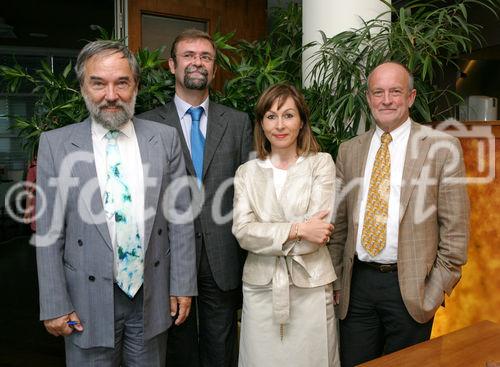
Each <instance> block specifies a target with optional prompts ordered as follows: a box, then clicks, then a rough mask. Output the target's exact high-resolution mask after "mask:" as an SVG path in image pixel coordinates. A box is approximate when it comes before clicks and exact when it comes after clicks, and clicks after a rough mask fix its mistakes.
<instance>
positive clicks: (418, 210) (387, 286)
mask: <svg viewBox="0 0 500 367" xmlns="http://www.w3.org/2000/svg"><path fill="white" fill-rule="evenodd" d="M366 95H367V99H368V104H369V106H370V110H371V113H372V116H373V118H374V120H375V123H376V126H375V127H374V128H372V129H371V130H370V131H368V132H367V133H365V134H362V135H360V136H357V137H355V138H354V139H351V140H349V141H348V142H345V143H343V144H341V146H340V148H339V154H338V157H337V177H338V178H339V180H340V182H341V184H342V191H343V192H342V194H341V195H340V196H341V197H342V198H341V200H342V201H341V202H340V204H339V207H338V210H337V217H336V220H335V230H334V233H333V237H332V248H333V253H332V256H333V262H334V266H335V271H336V273H337V274H340V276H339V278H338V280H337V281H336V282H335V283H334V289H335V290H336V300H337V302H338V301H340V304H339V305H338V307H337V310H336V311H337V316H338V317H339V318H340V319H341V321H340V352H341V361H342V366H343V367H349V366H354V365H358V364H360V363H363V362H365V361H368V360H371V359H374V358H377V357H379V356H381V355H382V354H388V353H392V352H394V351H396V350H399V349H402V348H405V347H407V346H410V345H412V344H416V343H419V342H422V341H424V340H427V339H429V337H430V334H431V329H432V322H433V317H434V314H435V312H436V310H437V308H438V307H439V306H440V305H441V304H442V303H443V302H444V297H445V293H446V294H448V295H449V294H450V293H451V292H452V290H453V287H454V286H455V285H456V284H457V282H458V281H459V279H460V276H461V267H462V265H464V264H465V261H466V259H467V244H468V238H469V229H468V227H469V201H468V196H467V191H466V186H465V169H464V163H463V157H462V149H461V147H460V142H459V141H458V139H456V138H454V137H452V136H450V135H448V134H445V133H443V132H439V131H436V130H432V129H431V128H429V127H426V126H423V125H420V124H417V123H415V122H413V121H412V120H411V119H410V117H409V109H410V107H411V106H412V105H413V102H414V101H415V96H416V90H415V89H414V88H413V77H412V75H411V73H410V71H409V70H408V69H407V68H406V67H405V66H403V65H401V64H398V63H395V62H386V63H383V64H381V65H379V66H377V67H376V68H375V69H374V70H373V71H372V72H371V74H370V75H369V77H368V90H367V92H366Z"/></svg>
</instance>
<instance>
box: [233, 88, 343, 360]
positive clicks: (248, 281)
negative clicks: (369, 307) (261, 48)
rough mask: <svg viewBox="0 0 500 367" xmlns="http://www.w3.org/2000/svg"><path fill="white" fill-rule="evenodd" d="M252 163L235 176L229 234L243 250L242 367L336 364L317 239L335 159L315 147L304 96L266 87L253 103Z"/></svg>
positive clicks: (322, 233)
mask: <svg viewBox="0 0 500 367" xmlns="http://www.w3.org/2000/svg"><path fill="white" fill-rule="evenodd" d="M256 118H257V121H256V126H255V130H254V140H255V147H256V150H257V159H254V160H252V161H249V162H247V163H245V164H243V165H242V166H240V167H239V169H238V171H237V172H236V176H235V182H234V185H235V198H234V221H233V233H234V235H235V236H236V238H237V239H238V241H239V243H240V246H241V247H242V248H244V249H245V250H247V251H248V257H247V260H246V262H245V266H244V269H243V314H242V324H241V336H240V357H239V366H240V367H254V366H255V367H266V366H269V367H279V366H285V365H286V366H297V367H299V366H304V367H311V366H314V367H331V366H339V365H340V364H339V357H338V346H337V331H336V327H335V319H334V311H333V291H332V285H331V283H332V282H333V281H334V280H335V279H336V275H335V271H334V269H333V265H332V261H331V258H330V255H329V251H328V249H327V247H326V246H325V244H327V243H328V241H329V236H330V234H331V232H332V230H333V226H332V225H331V224H330V219H331V214H332V210H333V203H334V192H335V165H334V163H333V160H332V158H331V156H330V155H329V154H327V153H318V150H319V147H318V144H317V142H316V140H315V139H314V137H313V135H312V132H311V128H310V126H309V121H308V110H307V106H306V104H305V102H304V98H303V96H302V95H301V94H300V93H299V92H298V91H297V90H296V89H295V88H294V87H292V86H290V85H286V84H277V85H274V86H272V87H270V88H269V89H267V90H266V91H265V92H264V93H263V94H262V96H261V97H260V99H259V101H258V103H257V106H256Z"/></svg>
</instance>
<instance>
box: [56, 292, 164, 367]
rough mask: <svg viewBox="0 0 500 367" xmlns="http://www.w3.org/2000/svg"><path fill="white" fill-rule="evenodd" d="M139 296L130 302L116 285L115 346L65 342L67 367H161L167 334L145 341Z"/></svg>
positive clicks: (141, 299) (141, 297)
mask: <svg viewBox="0 0 500 367" xmlns="http://www.w3.org/2000/svg"><path fill="white" fill-rule="evenodd" d="M142 293H143V292H142V288H141V289H140V290H139V292H138V293H137V294H136V296H135V297H134V298H133V299H130V298H128V297H127V295H125V293H123V292H122V291H121V290H120V289H119V288H118V287H117V286H116V285H115V288H114V303H115V347H114V348H102V347H98V348H89V349H82V348H79V347H78V346H76V345H74V344H73V343H71V342H70V341H69V340H68V339H66V343H65V345H66V366H67V367H120V366H122V367H164V366H165V357H166V350H167V333H166V332H164V333H162V334H160V335H157V336H156V337H154V338H152V339H149V340H146V341H145V340H144V338H143V325H144V324H143V314H142V303H143V296H142ZM165 312H168V310H166V311H165Z"/></svg>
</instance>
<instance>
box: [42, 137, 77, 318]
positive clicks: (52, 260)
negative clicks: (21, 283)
mask: <svg viewBox="0 0 500 367" xmlns="http://www.w3.org/2000/svg"><path fill="white" fill-rule="evenodd" d="M37 162H38V166H37V184H38V191H37V216H38V218H37V234H36V240H35V241H36V257H37V269H38V285H39V293H40V319H41V320H48V319H53V318H56V317H59V316H63V315H67V314H69V313H71V312H72V311H73V310H74V307H73V304H72V302H71V299H70V296H69V294H68V291H67V285H66V277H65V275H64V264H63V256H64V248H65V229H64V228H65V223H64V222H65V219H64V218H65V209H64V203H63V201H62V200H63V198H62V197H60V192H59V190H57V188H56V186H55V185H54V184H53V183H52V182H51V181H52V180H53V179H55V178H56V176H57V172H58V170H56V167H55V163H54V159H53V156H52V151H51V147H50V143H49V140H48V139H47V137H46V135H45V134H42V135H41V137H40V143H39V149H38V160H37ZM51 179H52V180H51ZM51 183H52V184H51Z"/></svg>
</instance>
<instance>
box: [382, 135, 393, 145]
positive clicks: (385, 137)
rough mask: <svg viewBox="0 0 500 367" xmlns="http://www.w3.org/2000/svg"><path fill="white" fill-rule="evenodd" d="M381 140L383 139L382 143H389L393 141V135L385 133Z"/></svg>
mask: <svg viewBox="0 0 500 367" xmlns="http://www.w3.org/2000/svg"><path fill="white" fill-rule="evenodd" d="M380 140H381V141H382V144H385V145H387V144H389V143H390V142H391V141H392V136H391V134H389V133H383V134H382V137H381V138H380Z"/></svg>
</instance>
